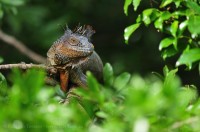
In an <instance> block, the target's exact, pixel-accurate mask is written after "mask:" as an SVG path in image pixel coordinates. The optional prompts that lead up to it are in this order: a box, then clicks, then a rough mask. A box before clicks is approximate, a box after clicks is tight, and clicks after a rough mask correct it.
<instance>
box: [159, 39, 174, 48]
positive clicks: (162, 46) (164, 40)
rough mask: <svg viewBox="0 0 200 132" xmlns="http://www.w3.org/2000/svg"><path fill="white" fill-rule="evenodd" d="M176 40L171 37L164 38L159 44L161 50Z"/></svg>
mask: <svg viewBox="0 0 200 132" xmlns="http://www.w3.org/2000/svg"><path fill="white" fill-rule="evenodd" d="M174 42H175V39H174V38H172V37H170V38H164V39H163V40H162V41H161V42H160V44H159V50H162V49H163V48H166V47H169V46H170V45H172V44H173V43H174Z"/></svg>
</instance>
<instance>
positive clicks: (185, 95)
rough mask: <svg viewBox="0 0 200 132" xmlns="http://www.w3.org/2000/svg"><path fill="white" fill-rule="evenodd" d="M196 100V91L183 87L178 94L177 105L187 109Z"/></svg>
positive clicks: (189, 87)
mask: <svg viewBox="0 0 200 132" xmlns="http://www.w3.org/2000/svg"><path fill="white" fill-rule="evenodd" d="M196 98H197V91H196V89H194V88H193V87H191V86H187V87H186V86H185V87H184V88H182V89H181V91H180V92H179V93H178V99H179V105H181V106H184V107H187V106H188V105H189V104H190V103H191V102H192V101H194V100H195V99H196Z"/></svg>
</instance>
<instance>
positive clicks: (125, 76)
mask: <svg viewBox="0 0 200 132" xmlns="http://www.w3.org/2000/svg"><path fill="white" fill-rule="evenodd" d="M130 77H131V75H130V74H129V73H127V72H124V73H122V74H121V75H119V76H118V77H117V78H116V79H115V80H114V84H113V85H114V87H115V88H116V89H117V90H120V89H122V88H123V87H124V86H126V85H127V83H128V81H129V80H130Z"/></svg>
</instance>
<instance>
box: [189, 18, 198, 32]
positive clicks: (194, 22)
mask: <svg viewBox="0 0 200 132" xmlns="http://www.w3.org/2000/svg"><path fill="white" fill-rule="evenodd" d="M199 25H200V16H190V17H189V22H188V29H189V31H190V32H191V33H192V34H200V26H199Z"/></svg>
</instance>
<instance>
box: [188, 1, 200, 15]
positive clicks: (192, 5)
mask: <svg viewBox="0 0 200 132" xmlns="http://www.w3.org/2000/svg"><path fill="white" fill-rule="evenodd" d="M186 6H187V7H188V8H190V9H191V10H193V11H194V12H195V13H196V14H199V15H200V7H199V5H198V4H197V2H194V1H190V0H187V1H186Z"/></svg>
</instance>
